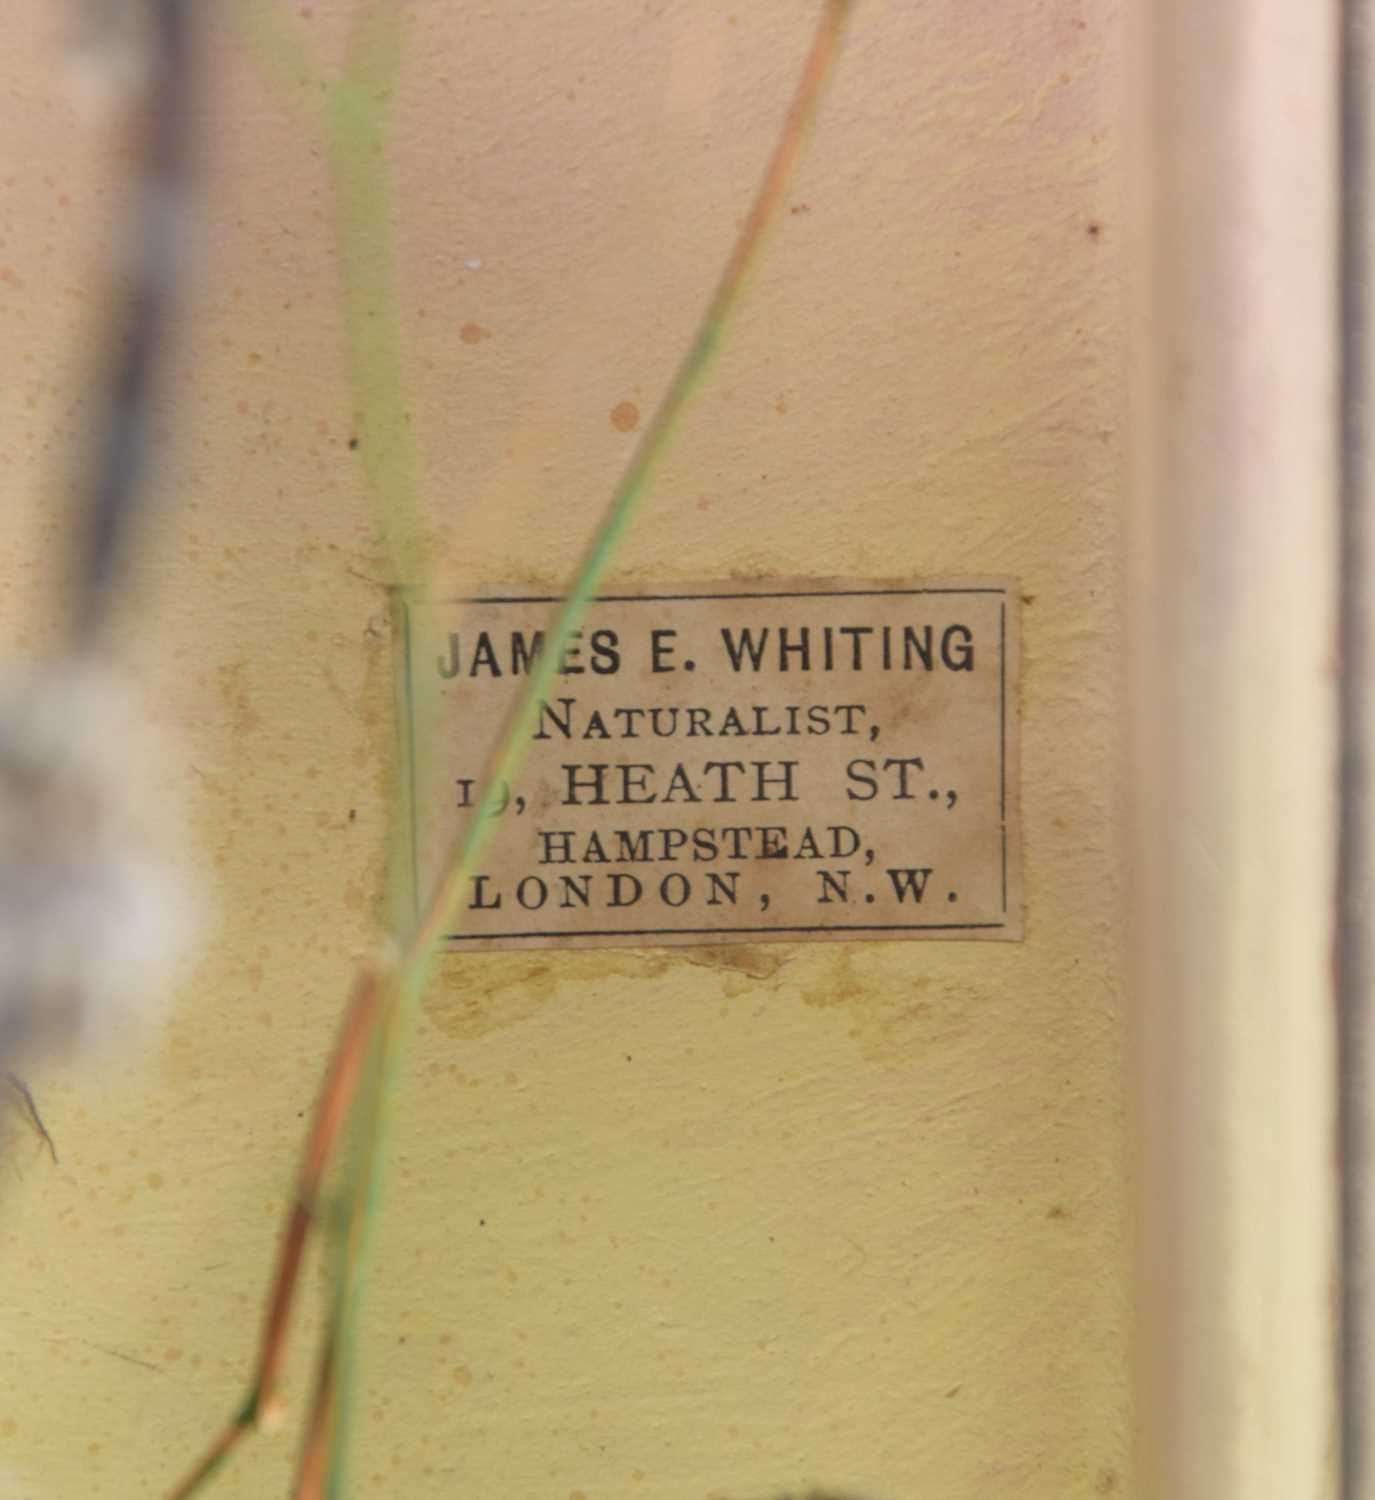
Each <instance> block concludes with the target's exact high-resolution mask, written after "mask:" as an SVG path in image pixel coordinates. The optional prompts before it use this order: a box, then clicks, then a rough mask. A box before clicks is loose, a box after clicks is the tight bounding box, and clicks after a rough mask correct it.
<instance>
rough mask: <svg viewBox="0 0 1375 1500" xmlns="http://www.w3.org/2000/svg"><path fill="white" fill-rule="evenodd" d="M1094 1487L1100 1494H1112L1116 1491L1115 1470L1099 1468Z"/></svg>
mask: <svg viewBox="0 0 1375 1500" xmlns="http://www.w3.org/2000/svg"><path fill="white" fill-rule="evenodd" d="M1094 1488H1095V1489H1096V1490H1097V1491H1098V1493H1099V1494H1100V1495H1112V1494H1115V1493H1116V1491H1117V1470H1116V1469H1100V1470H1099V1472H1098V1483H1097V1484H1096V1485H1094Z"/></svg>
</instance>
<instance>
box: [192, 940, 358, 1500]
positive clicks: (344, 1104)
mask: <svg viewBox="0 0 1375 1500" xmlns="http://www.w3.org/2000/svg"><path fill="white" fill-rule="evenodd" d="M381 992H382V981H381V979H380V978H379V976H378V973H377V971H376V970H372V969H368V970H365V971H364V972H363V973H361V974H360V975H359V976H358V978H357V980H356V981H355V982H354V989H353V998H352V999H351V1001H350V1003H349V1007H348V1010H347V1011H346V1012H345V1015H344V1020H343V1024H342V1026H341V1027H340V1029H339V1037H338V1040H337V1041H336V1043H335V1047H334V1054H333V1056H332V1057H331V1059H330V1063H329V1068H328V1069H327V1071H326V1073H325V1078H324V1082H323V1084H322V1086H321V1090H320V1097H319V1099H318V1101H317V1102H316V1106H315V1114H314V1116H313V1118H312V1120H311V1123H310V1133H309V1135H307V1137H306V1144H305V1151H304V1153H303V1155H302V1158H301V1166H300V1170H299V1172H298V1174H297V1179H296V1192H295V1196H294V1198H293V1200H292V1204H291V1208H290V1210H289V1212H288V1214H287V1221H286V1229H285V1232H284V1233H283V1235H282V1243H281V1249H280V1250H279V1251H278V1253H277V1270H276V1274H275V1275H274V1276H273V1278H272V1289H271V1292H270V1294H269V1297H268V1304H267V1313H266V1316H265V1318H264V1320H263V1333H262V1339H261V1342H260V1344H259V1353H258V1365H257V1369H256V1371H255V1372H254V1376H253V1383H252V1385H251V1386H250V1387H249V1391H248V1395H247V1397H246V1398H245V1400H244V1402H243V1405H242V1406H240V1408H239V1410H238V1411H237V1412H236V1413H235V1415H234V1416H233V1417H232V1418H231V1419H230V1421H229V1423H228V1425H227V1426H226V1427H225V1429H224V1431H223V1432H221V1433H220V1435H219V1437H218V1438H216V1439H215V1441H214V1442H213V1443H212V1444H211V1445H210V1449H209V1451H208V1452H207V1453H206V1454H205V1456H204V1457H203V1458H202V1459H201V1461H200V1462H199V1463H198V1464H197V1465H196V1467H195V1468H194V1469H192V1471H191V1473H190V1474H188V1475H187V1477H186V1478H185V1479H184V1480H183V1481H182V1483H181V1484H180V1485H178V1486H177V1488H176V1489H175V1490H173V1491H172V1495H171V1500H189V1497H190V1496H192V1495H195V1494H197V1493H198V1492H199V1491H200V1490H201V1488H202V1486H203V1485H205V1484H206V1482H207V1481H209V1480H210V1479H211V1478H213V1477H214V1475H215V1474H216V1473H217V1472H218V1470H219V1469H220V1467H221V1465H222V1464H223V1463H224V1461H225V1459H227V1458H228V1457H229V1454H230V1453H231V1452H232V1451H233V1449H234V1448H235V1447H236V1446H237V1445H238V1443H239V1442H240V1441H241V1440H242V1439H243V1438H244V1437H246V1436H247V1435H248V1433H250V1432H252V1431H253V1430H254V1429H256V1428H259V1427H264V1426H268V1425H270V1424H271V1423H272V1422H273V1420H274V1419H275V1418H276V1416H277V1415H278V1411H277V1404H276V1391H277V1377H278V1375H279V1374H280V1372H281V1368H282V1360H283V1359H284V1357H285V1355H286V1336H287V1331H288V1327H289V1324H290V1319H291V1312H292V1307H293V1304H294V1302H295V1298H296V1288H297V1285H298V1283H299V1281H300V1275H301V1262H302V1258H303V1256H304V1254H305V1247H306V1241H307V1239H308V1237H309V1234H310V1230H311V1227H312V1226H313V1224H314V1223H315V1221H316V1216H317V1208H318V1203H319V1195H320V1185H321V1183H322V1182H323V1180H324V1176H325V1172H326V1171H327V1170H328V1168H329V1164H330V1162H331V1160H332V1159H333V1156H334V1151H335V1148H336V1146H337V1144H338V1141H339V1138H340V1135H341V1133H342V1131H343V1127H344V1124H345V1122H346V1121H347V1119H348V1116H349V1111H350V1108H351V1107H352V1105H353V1102H354V1099H355V1097H356V1095H357V1092H358V1083H359V1079H360V1077H361V1075H362V1071H363V1065H364V1062H365V1059H366V1057H367V1054H368V1048H369V1044H370V1043H371V1041H372V1036H373V1030H374V1027H375V1025H376V1021H377V1016H378V1011H379V1005H380V999H381Z"/></svg>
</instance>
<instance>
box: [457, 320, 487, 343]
mask: <svg viewBox="0 0 1375 1500" xmlns="http://www.w3.org/2000/svg"><path fill="white" fill-rule="evenodd" d="M458 336H459V338H461V339H462V340H463V342H464V343H465V344H480V343H481V342H482V341H483V339H489V338H491V336H492V330H491V329H490V328H484V327H483V326H482V324H481V323H465V324H464V325H463V327H462V328H460V329H459V330H458Z"/></svg>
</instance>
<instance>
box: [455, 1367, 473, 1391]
mask: <svg viewBox="0 0 1375 1500" xmlns="http://www.w3.org/2000/svg"><path fill="white" fill-rule="evenodd" d="M453 1376H454V1381H455V1383H456V1384H458V1385H461V1386H462V1387H463V1388H464V1390H467V1388H468V1387H469V1386H470V1385H472V1383H473V1372H472V1371H471V1370H470V1369H469V1368H468V1366H467V1365H455V1366H454V1369H453Z"/></svg>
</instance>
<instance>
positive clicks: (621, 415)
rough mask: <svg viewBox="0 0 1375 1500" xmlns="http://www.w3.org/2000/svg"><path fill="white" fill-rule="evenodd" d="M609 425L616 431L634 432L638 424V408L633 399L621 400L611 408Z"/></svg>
mask: <svg viewBox="0 0 1375 1500" xmlns="http://www.w3.org/2000/svg"><path fill="white" fill-rule="evenodd" d="M611 425H612V426H613V427H614V428H615V429H616V430H617V432H634V431H635V429H636V428H637V427H638V426H639V425H640V408H639V407H638V406H636V405H635V403H634V402H633V401H621V402H619V403H618V404H617V405H615V406H613V407H612V408H611Z"/></svg>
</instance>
